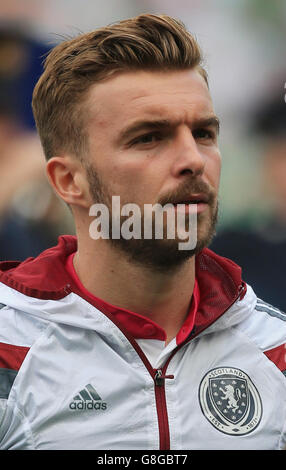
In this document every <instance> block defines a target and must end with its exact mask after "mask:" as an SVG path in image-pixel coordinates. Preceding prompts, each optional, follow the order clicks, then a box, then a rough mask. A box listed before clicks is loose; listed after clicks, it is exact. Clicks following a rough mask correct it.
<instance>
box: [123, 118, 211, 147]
mask: <svg viewBox="0 0 286 470" xmlns="http://www.w3.org/2000/svg"><path fill="white" fill-rule="evenodd" d="M178 124H179V121H171V120H168V119H156V120H152V119H151V120H139V121H135V122H133V123H132V124H131V125H130V126H128V127H127V128H126V129H123V130H122V131H121V132H120V133H119V136H118V139H117V140H118V142H124V141H126V140H128V139H130V138H131V137H132V136H133V135H134V134H137V133H138V132H140V131H143V130H147V129H148V130H158V129H165V130H167V129H171V128H172V127H176V126H177V125H178ZM191 127H192V130H196V129H200V128H204V127H214V128H215V131H216V133H217V134H219V130H220V120H219V118H218V117H217V116H215V115H212V116H209V117H205V118H198V119H194V120H193V121H192V126H191Z"/></svg>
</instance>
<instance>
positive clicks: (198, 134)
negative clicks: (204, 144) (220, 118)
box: [193, 128, 215, 139]
mask: <svg viewBox="0 0 286 470" xmlns="http://www.w3.org/2000/svg"><path fill="white" fill-rule="evenodd" d="M193 136H194V138H195V139H214V138H215V134H214V132H213V131H211V130H209V129H203V128H202V129H195V130H194V131H193Z"/></svg>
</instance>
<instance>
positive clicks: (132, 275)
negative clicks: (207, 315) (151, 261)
mask: <svg viewBox="0 0 286 470" xmlns="http://www.w3.org/2000/svg"><path fill="white" fill-rule="evenodd" d="M74 267H75V270H76V272H77V275H78V277H79V279H80V281H81V282H82V284H83V285H84V287H85V288H86V289H87V290H88V291H89V292H91V293H92V294H93V295H95V296H96V297H99V298H101V299H103V300H105V301H106V302H108V303H110V304H112V305H115V306H117V307H119V308H124V309H127V310H130V311H132V312H135V313H138V314H140V315H143V316H145V317H147V318H149V319H151V320H153V321H154V322H155V323H157V324H158V325H159V326H160V327H161V328H163V329H164V330H165V332H166V334H167V338H168V339H167V342H169V341H170V340H171V339H172V338H174V337H175V336H176V334H177V333H178V332H179V330H180V327H181V326H182V324H183V322H184V320H185V318H186V316H187V313H188V310H189V306H190V301H191V298H192V293H193V289H194V283H195V259H194V257H193V258H190V259H189V260H188V261H186V262H185V263H184V264H182V265H181V266H180V267H179V268H177V269H173V270H172V271H166V272H161V271H157V270H155V269H152V268H150V267H148V268H147V267H145V266H143V265H138V264H135V263H132V262H130V261H129V260H127V259H126V256H125V255H124V253H120V252H119V250H118V249H116V248H114V247H113V246H112V244H111V243H108V241H106V240H95V241H92V243H90V242H89V241H87V243H86V240H85V241H84V240H82V239H81V238H80V237H78V250H77V252H76V254H75V257H74ZM91 267H92V268H91Z"/></svg>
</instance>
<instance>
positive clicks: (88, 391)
mask: <svg viewBox="0 0 286 470" xmlns="http://www.w3.org/2000/svg"><path fill="white" fill-rule="evenodd" d="M69 407H70V409H71V410H106V408H107V403H105V402H104V401H102V399H101V397H100V396H99V395H98V393H97V391H96V390H95V389H94V388H93V386H92V385H90V384H87V385H86V386H85V387H84V388H83V389H82V390H81V391H80V392H79V393H78V394H77V395H76V396H75V397H73V401H72V402H71V403H70V404H69Z"/></svg>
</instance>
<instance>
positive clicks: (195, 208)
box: [173, 194, 209, 213]
mask: <svg viewBox="0 0 286 470" xmlns="http://www.w3.org/2000/svg"><path fill="white" fill-rule="evenodd" d="M173 204H174V206H175V210H176V211H177V212H189V213H193V212H194V213H201V212H204V211H205V210H206V208H207V207H208V205H209V198H208V196H207V195H206V194H192V195H188V196H186V197H182V198H178V199H176V200H175V201H174V202H173Z"/></svg>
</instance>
